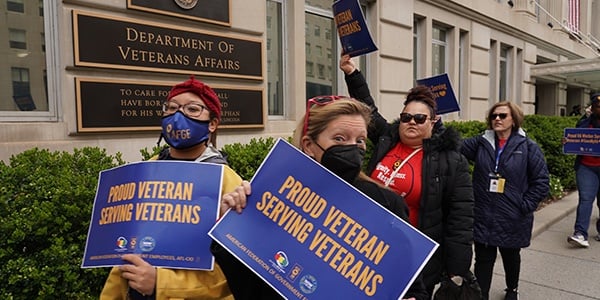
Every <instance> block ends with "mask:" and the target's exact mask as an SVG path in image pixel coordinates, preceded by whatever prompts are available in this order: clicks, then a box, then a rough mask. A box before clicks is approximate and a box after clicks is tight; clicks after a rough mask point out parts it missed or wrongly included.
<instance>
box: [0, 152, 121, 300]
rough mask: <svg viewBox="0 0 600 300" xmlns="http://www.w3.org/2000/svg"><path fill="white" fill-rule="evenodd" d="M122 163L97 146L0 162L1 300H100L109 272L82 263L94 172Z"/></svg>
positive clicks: (94, 178) (93, 187)
mask: <svg viewBox="0 0 600 300" xmlns="http://www.w3.org/2000/svg"><path fill="white" fill-rule="evenodd" d="M123 163H124V162H123V160H122V159H121V156H120V155H119V154H117V155H116V156H109V155H107V154H106V152H105V150H100V149H98V148H83V149H75V150H74V152H73V153H72V154H70V153H66V152H49V151H48V150H40V149H37V148H36V149H31V150H28V151H25V152H23V153H20V154H18V155H16V156H12V157H11V158H10V163H9V164H8V165H7V164H5V163H4V162H2V161H0V182H2V186H1V187H0V236H1V237H2V238H1V239H0V266H2V267H1V268H0V278H1V282H0V299H97V298H98V295H99V294H100V290H101V289H102V286H103V284H104V281H105V280H106V276H107V274H108V271H109V270H108V269H106V268H98V269H81V268H80V266H81V259H82V257H83V249H84V246H85V241H86V236H87V232H88V227H89V223H90V216H91V211H92V206H93V200H94V196H95V192H96V185H97V181H98V174H99V172H100V171H101V170H104V169H109V168H112V167H114V166H116V165H119V164H123Z"/></svg>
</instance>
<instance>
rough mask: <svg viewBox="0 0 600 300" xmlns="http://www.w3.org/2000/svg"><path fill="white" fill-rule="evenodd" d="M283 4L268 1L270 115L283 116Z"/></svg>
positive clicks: (271, 0) (268, 103) (273, 0)
mask: <svg viewBox="0 0 600 300" xmlns="http://www.w3.org/2000/svg"><path fill="white" fill-rule="evenodd" d="M282 16H283V4H282V1H280V0H277V1H275V0H268V1H267V57H268V58H269V60H268V62H267V70H268V71H267V77H268V84H267V86H268V91H267V94H268V95H267V98H268V99H267V101H268V102H267V106H268V108H267V109H268V114H269V116H283V115H284V113H285V105H284V103H285V102H284V99H285V97H284V96H283V95H284V90H283V82H284V61H285V59H284V54H283V53H284V52H283V32H284V30H283V25H284V24H283V20H282Z"/></svg>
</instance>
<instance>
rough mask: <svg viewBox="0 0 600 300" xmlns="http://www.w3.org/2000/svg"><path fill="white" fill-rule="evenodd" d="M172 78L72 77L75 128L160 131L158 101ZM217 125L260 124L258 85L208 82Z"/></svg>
mask: <svg viewBox="0 0 600 300" xmlns="http://www.w3.org/2000/svg"><path fill="white" fill-rule="evenodd" d="M175 84H176V82H172V83H165V82H158V81H157V82H154V81H133V80H125V79H123V80H120V79H99V78H76V79H75V88H76V100H77V132H117V131H160V129H161V125H160V124H161V118H162V104H163V102H164V101H165V100H166V98H167V95H168V94H169V91H170V89H171V87H172V86H173V85H175ZM211 87H212V88H213V89H214V91H215V93H217V96H219V99H220V100H221V107H222V111H221V122H220V125H219V128H263V127H264V125H265V124H264V120H265V118H264V109H263V107H264V105H263V91H262V89H252V88H239V87H230V86H223V85H215V86H213V85H211Z"/></svg>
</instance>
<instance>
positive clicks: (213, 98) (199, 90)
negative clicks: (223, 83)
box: [167, 75, 221, 120]
mask: <svg viewBox="0 0 600 300" xmlns="http://www.w3.org/2000/svg"><path fill="white" fill-rule="evenodd" d="M186 92H190V93H194V94H196V95H198V97H200V99H202V101H204V104H205V105H206V107H208V110H210V111H211V112H213V113H214V114H215V115H216V116H217V119H218V120H221V101H220V100H219V97H217V94H216V93H215V91H213V89H211V88H210V87H209V86H208V85H206V84H204V83H202V82H200V81H199V80H196V79H195V78H194V75H191V76H190V79H188V80H187V81H184V82H182V83H179V84H177V85H175V86H174V87H173V88H172V89H171V91H170V92H169V95H168V96H167V101H168V100H171V98H173V97H175V96H177V95H179V94H183V93H186Z"/></svg>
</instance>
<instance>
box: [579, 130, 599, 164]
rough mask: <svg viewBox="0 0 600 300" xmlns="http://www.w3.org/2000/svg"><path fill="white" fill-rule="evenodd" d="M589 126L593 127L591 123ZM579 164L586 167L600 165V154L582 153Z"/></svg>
mask: <svg viewBox="0 0 600 300" xmlns="http://www.w3.org/2000/svg"><path fill="white" fill-rule="evenodd" d="M589 127H590V128H594V126H593V125H592V124H590V126H589ZM581 164H582V165H584V166H586V167H600V156H591V155H582V156H581Z"/></svg>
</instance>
